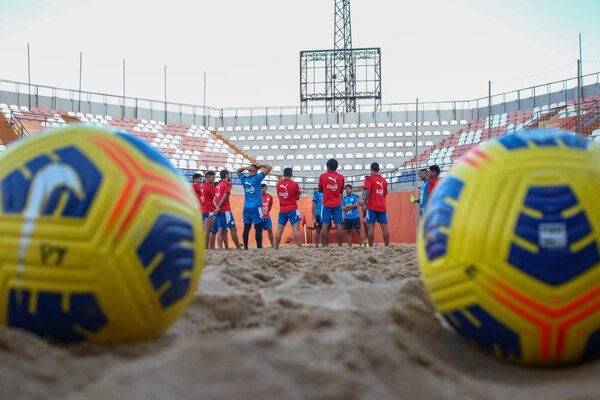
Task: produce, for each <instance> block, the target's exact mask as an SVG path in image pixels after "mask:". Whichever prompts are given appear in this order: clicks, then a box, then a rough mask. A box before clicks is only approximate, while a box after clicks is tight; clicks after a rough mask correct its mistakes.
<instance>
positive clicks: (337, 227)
mask: <svg viewBox="0 0 600 400" xmlns="http://www.w3.org/2000/svg"><path fill="white" fill-rule="evenodd" d="M335 232H336V233H337V240H338V246H340V247H342V243H344V237H343V236H344V233H343V231H342V224H335ZM328 236H329V235H328Z"/></svg>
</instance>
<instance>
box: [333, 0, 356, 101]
mask: <svg viewBox="0 0 600 400" xmlns="http://www.w3.org/2000/svg"><path fill="white" fill-rule="evenodd" d="M333 48H334V50H351V49H352V24H351V21H350V0H336V1H335V23H334V45H333ZM333 65H334V68H333V76H332V79H333V87H334V90H335V96H334V97H333V101H332V104H331V108H332V109H333V110H335V111H336V112H356V98H355V91H356V71H355V69H354V62H353V57H352V53H351V52H349V51H338V52H337V53H335V54H334V57H333Z"/></svg>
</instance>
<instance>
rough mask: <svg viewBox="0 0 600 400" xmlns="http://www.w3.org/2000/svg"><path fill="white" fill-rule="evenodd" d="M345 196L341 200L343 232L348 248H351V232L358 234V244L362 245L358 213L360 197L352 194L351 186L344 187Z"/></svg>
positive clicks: (360, 203) (360, 202)
mask: <svg viewBox="0 0 600 400" xmlns="http://www.w3.org/2000/svg"><path fill="white" fill-rule="evenodd" d="M344 189H345V191H346V195H345V196H344V198H343V199H342V211H343V212H344V230H345V231H346V235H347V237H348V246H350V247H352V230H355V231H356V232H357V233H358V239H359V242H360V243H362V241H363V238H362V233H361V231H360V212H359V207H360V206H361V205H362V201H361V200H360V197H358V196H357V195H355V194H354V193H352V185H350V184H348V185H346V186H345V187H344Z"/></svg>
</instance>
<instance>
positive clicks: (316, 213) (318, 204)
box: [312, 189, 323, 247]
mask: <svg viewBox="0 0 600 400" xmlns="http://www.w3.org/2000/svg"><path fill="white" fill-rule="evenodd" d="M321 211H323V192H321V191H319V189H316V190H315V193H314V194H313V198H312V217H313V224H314V227H315V247H319V242H321Z"/></svg>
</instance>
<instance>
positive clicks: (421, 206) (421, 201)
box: [410, 168, 429, 218]
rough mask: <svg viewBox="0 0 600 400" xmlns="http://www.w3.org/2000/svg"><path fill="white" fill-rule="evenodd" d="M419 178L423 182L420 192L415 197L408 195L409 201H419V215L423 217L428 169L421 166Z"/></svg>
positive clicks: (426, 196) (426, 194) (427, 184)
mask: <svg viewBox="0 0 600 400" xmlns="http://www.w3.org/2000/svg"><path fill="white" fill-rule="evenodd" d="M419 179H420V180H421V181H422V182H423V183H422V184H421V193H420V196H419V198H418V199H417V198H416V197H415V196H410V202H411V203H413V204H414V203H419V215H420V216H421V218H423V213H424V212H425V206H426V205H427V198H428V189H429V170H428V169H427V168H423V169H421V170H419Z"/></svg>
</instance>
